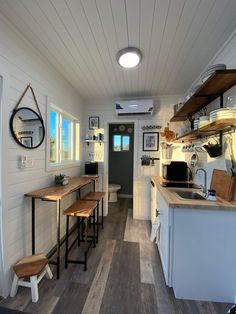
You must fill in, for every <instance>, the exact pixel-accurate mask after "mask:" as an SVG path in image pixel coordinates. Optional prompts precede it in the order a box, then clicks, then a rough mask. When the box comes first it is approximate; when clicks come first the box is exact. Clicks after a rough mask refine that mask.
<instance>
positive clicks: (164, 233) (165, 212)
mask: <svg viewBox="0 0 236 314" xmlns="http://www.w3.org/2000/svg"><path fill="white" fill-rule="evenodd" d="M157 210H158V212H159V219H160V227H159V232H158V237H157V246H158V249H159V254H160V258H161V263H162V268H163V272H164V277H165V281H166V284H167V285H168V286H170V278H171V277H170V275H171V274H170V246H171V241H170V236H171V226H170V209H169V205H168V204H167V203H166V202H165V200H164V198H163V196H162V195H161V193H160V192H159V191H157Z"/></svg>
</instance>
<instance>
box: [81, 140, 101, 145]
mask: <svg viewBox="0 0 236 314" xmlns="http://www.w3.org/2000/svg"><path fill="white" fill-rule="evenodd" d="M84 143H87V144H88V145H89V144H90V143H99V144H102V143H104V141H99V140H84Z"/></svg>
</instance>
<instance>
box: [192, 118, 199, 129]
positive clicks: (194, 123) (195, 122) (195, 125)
mask: <svg viewBox="0 0 236 314" xmlns="http://www.w3.org/2000/svg"><path fill="white" fill-rule="evenodd" d="M198 126H199V119H195V120H194V122H193V129H194V130H197V128H198Z"/></svg>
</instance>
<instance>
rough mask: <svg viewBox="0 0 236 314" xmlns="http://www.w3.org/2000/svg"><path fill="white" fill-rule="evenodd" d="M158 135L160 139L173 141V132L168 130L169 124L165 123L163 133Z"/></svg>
mask: <svg viewBox="0 0 236 314" xmlns="http://www.w3.org/2000/svg"><path fill="white" fill-rule="evenodd" d="M160 134H161V136H162V137H165V138H166V140H167V141H172V140H174V139H175V132H173V131H171V130H170V129H169V123H167V126H166V127H165V128H164V132H161V133H160Z"/></svg>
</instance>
